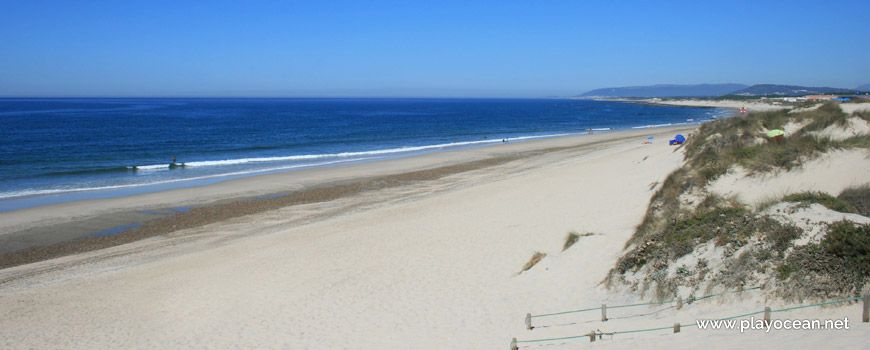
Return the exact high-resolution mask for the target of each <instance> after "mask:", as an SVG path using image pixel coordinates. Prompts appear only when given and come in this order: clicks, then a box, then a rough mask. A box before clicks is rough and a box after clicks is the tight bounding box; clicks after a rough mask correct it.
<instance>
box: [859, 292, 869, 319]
mask: <svg viewBox="0 0 870 350" xmlns="http://www.w3.org/2000/svg"><path fill="white" fill-rule="evenodd" d="M861 322H865V323H866V322H870V294H864V315H862V317H861Z"/></svg>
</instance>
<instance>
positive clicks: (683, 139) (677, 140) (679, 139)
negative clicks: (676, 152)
mask: <svg viewBox="0 0 870 350" xmlns="http://www.w3.org/2000/svg"><path fill="white" fill-rule="evenodd" d="M683 142H686V137H685V136H683V135H682V134H677V136H674V139H673V140H670V141H668V144H669V145H679V144H682V143H683Z"/></svg>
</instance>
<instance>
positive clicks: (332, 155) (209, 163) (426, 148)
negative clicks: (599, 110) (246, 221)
mask: <svg viewBox="0 0 870 350" xmlns="http://www.w3.org/2000/svg"><path fill="white" fill-rule="evenodd" d="M570 135H578V134H552V135H536V136H520V137H514V138H510V140H532V139H539V138H549V137H561V136H570ZM500 142H501V139H491V140H479V141H464V142H452V143H442V144H435V145H425V146H407V147H399V148H388V149H380V150H372V151H361V152H342V153H327V154H304V155H294V156H282V157H258V158H239V159H224V160H205V161H194V162H185V163H184V166H185V167H207V166H226V165H239V164H250V163H267V162H285V161H299V160H316V159H329V158H350V157H360V156H381V155H391V154H401V153H412V152H420V151H431V150H439V149H446V148H458V147H464V146H474V145H485V144H491V143H500ZM168 168H169V166H168V165H167V164H156V165H140V166H136V169H141V170H156V169H168Z"/></svg>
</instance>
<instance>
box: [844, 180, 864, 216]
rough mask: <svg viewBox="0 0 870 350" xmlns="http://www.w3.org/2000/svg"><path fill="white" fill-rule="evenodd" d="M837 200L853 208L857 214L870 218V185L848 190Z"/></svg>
mask: <svg viewBox="0 0 870 350" xmlns="http://www.w3.org/2000/svg"><path fill="white" fill-rule="evenodd" d="M837 198H838V199H840V200H842V201H844V202H846V203H847V204H848V205H849V206H851V207H852V209H854V212H855V213H858V214H861V215H864V216H867V217H870V184H864V185H862V186H857V187H850V188H847V189H845V190H843V192H840V195H838V196H837Z"/></svg>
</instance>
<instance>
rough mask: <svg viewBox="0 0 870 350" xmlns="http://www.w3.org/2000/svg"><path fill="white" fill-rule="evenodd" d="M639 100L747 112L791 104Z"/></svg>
mask: <svg viewBox="0 0 870 350" xmlns="http://www.w3.org/2000/svg"><path fill="white" fill-rule="evenodd" d="M639 102H643V103H649V104H655V105H663V106H681V107H711V108H732V109H740V108H746V111H747V113H752V112H767V111H775V110H779V109H790V108H792V107H791V106H789V105H783V104H781V103H779V102H772V101H771V102H762V101H761V100H752V101H738V100H702V99H665V100H663V99H652V98H650V99H643V100H639Z"/></svg>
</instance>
